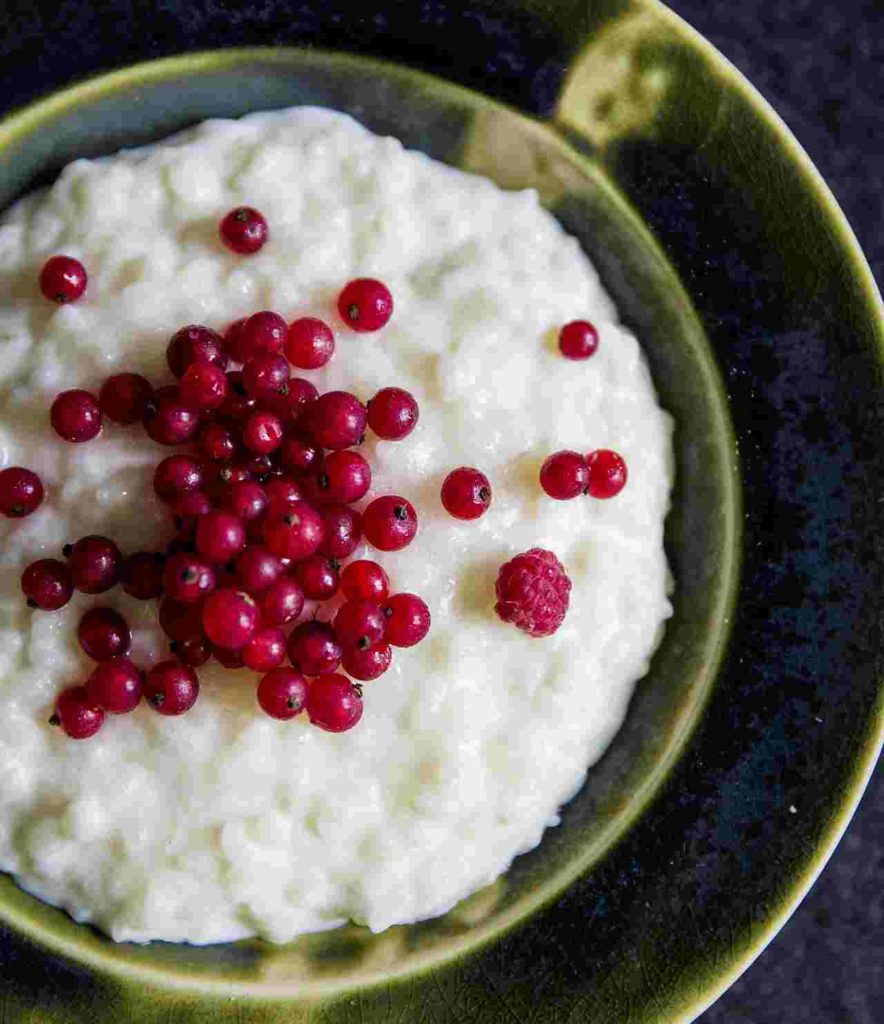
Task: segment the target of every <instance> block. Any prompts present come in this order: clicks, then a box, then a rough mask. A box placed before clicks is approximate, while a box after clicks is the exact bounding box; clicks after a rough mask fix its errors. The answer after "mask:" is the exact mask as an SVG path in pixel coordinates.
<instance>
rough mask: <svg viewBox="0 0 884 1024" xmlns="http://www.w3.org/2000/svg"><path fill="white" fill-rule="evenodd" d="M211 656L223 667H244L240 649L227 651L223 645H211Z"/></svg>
mask: <svg viewBox="0 0 884 1024" xmlns="http://www.w3.org/2000/svg"><path fill="white" fill-rule="evenodd" d="M212 656H213V657H214V658H215V661H217V662H218V663H219V664H220V665H223V666H224V667H225V668H245V666H246V663H245V662H244V661H243V656H242V651H241V650H239V651H228V650H227V649H226V648H225V647H216V646H213V647H212Z"/></svg>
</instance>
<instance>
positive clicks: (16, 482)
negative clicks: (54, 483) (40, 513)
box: [0, 466, 43, 519]
mask: <svg viewBox="0 0 884 1024" xmlns="http://www.w3.org/2000/svg"><path fill="white" fill-rule="evenodd" d="M42 500H43V481H42V480H41V479H40V477H38V476H37V474H36V473H33V472H32V471H31V470H30V469H25V468H24V466H10V467H9V468H8V469H4V470H3V472H2V473H0V513H2V514H3V515H4V516H6V517H7V518H9V519H22V518H24V516H29V515H30V514H31V513H32V512H34V511H36V510H37V508H39V506H40V502H41V501H42Z"/></svg>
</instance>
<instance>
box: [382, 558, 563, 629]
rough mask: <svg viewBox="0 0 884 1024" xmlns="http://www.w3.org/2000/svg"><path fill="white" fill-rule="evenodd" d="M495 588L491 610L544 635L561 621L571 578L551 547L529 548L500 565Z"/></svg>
mask: <svg viewBox="0 0 884 1024" xmlns="http://www.w3.org/2000/svg"><path fill="white" fill-rule="evenodd" d="M495 592H496V594H497V604H495V606H494V610H495V611H496V612H497V614H498V616H499V617H500V618H501V619H502V620H503V621H504V622H510V623H512V624H513V625H514V626H516V627H517V628H518V629H521V630H522V632H524V633H527V634H528V635H529V636H533V637H544V636H550V635H551V634H553V633H555V631H556V630H557V629H558V628H559V626H561V624H562V622H563V621H564V618H565V614H566V613H567V611H568V605H569V603H570V599H571V598H570V595H571V580H570V579H569V578H568V574H567V573H566V572H565V568H564V566H563V565H562V563H561V562H560V561H559V560H558V558H556V556H555V555H554V554H553V553H552V551H545V550H544V549H543V548H531V550H530V551H525V552H523V553H522V554H521V555H516V557H515V558H513V559H511V560H510V561H509V562H506V563H505V564H504V565H502V566H501V568H500V572H499V573H498V574H497V582H496V584H495ZM388 622H389V620H388Z"/></svg>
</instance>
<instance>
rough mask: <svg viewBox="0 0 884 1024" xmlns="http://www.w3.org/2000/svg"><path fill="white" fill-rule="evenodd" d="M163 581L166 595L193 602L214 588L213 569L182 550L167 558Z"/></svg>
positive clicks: (185, 601)
mask: <svg viewBox="0 0 884 1024" xmlns="http://www.w3.org/2000/svg"><path fill="white" fill-rule="evenodd" d="M163 583H164V586H165V591H166V597H169V598H171V599H172V600H173V601H181V602H182V603H184V604H193V602H194V601H201V600H202V599H203V598H204V597H205V596H206V594H208V593H211V591H213V590H214V589H215V570H214V569H213V568H212V567H211V565H209V564H208V563H207V562H204V561H203V560H202V559H201V558H198V557H197V556H196V555H191V554H188V553H187V552H186V551H182V552H181V553H180V554H177V555H173V556H172V557H171V558H170V559H168V560H167V562H166V568H165V571H164V573H163Z"/></svg>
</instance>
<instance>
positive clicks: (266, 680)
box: [257, 668, 307, 722]
mask: <svg viewBox="0 0 884 1024" xmlns="http://www.w3.org/2000/svg"><path fill="white" fill-rule="evenodd" d="M257 697H258V706H259V707H260V708H261V710H262V711H263V712H264V714H266V715H270V717H271V718H278V719H279V720H280V721H282V722H285V721H288V720H289V719H290V718H294V717H295V716H296V715H299V714H300V713H301V712H302V711H303V710H304V707H305V705H306V703H307V680H306V679H305V678H304V677H303V676H302V675H301V673H300V672H295V671H294V670H293V669H290V668H274V669H271V671H270V672H268V673H267V675H265V676H264V677H263V679H262V680H261V682H260V683H258V691H257Z"/></svg>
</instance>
